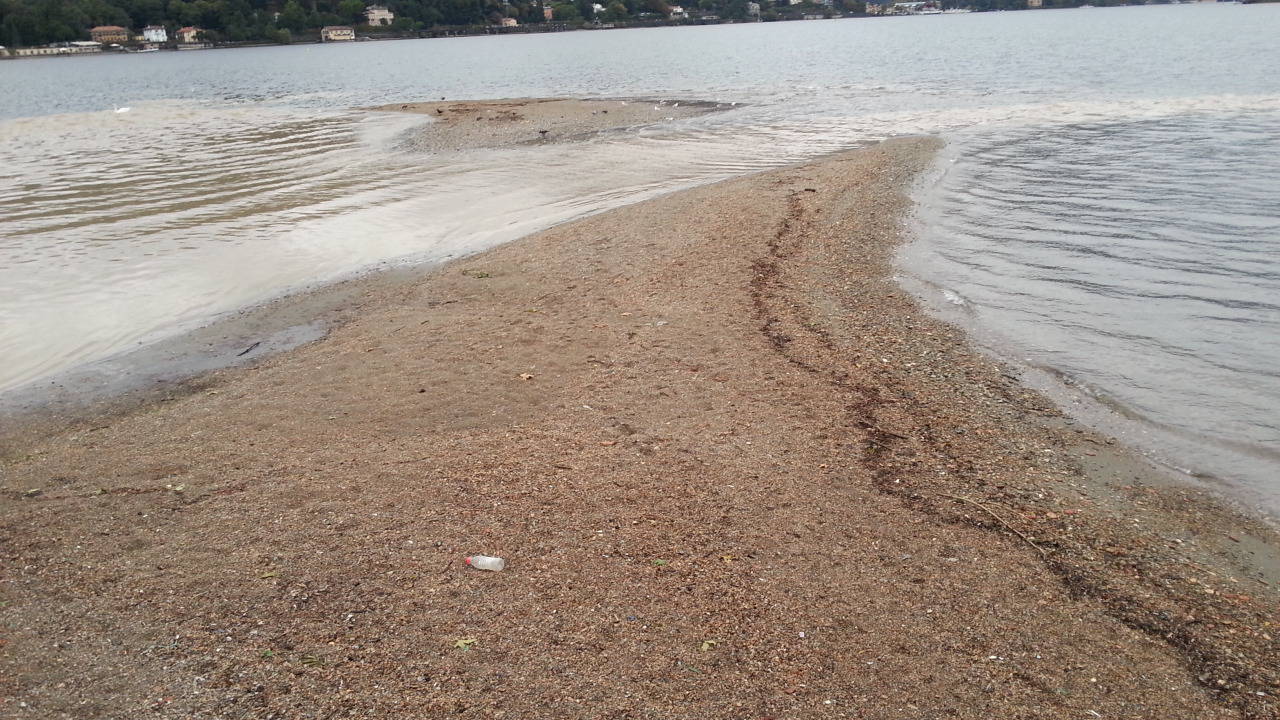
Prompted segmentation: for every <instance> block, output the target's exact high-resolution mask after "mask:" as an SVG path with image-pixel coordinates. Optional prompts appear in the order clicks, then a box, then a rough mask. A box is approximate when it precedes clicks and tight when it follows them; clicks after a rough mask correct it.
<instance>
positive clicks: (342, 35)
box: [320, 25, 356, 42]
mask: <svg viewBox="0 0 1280 720" xmlns="http://www.w3.org/2000/svg"><path fill="white" fill-rule="evenodd" d="M355 39H356V31H355V29H354V28H352V27H351V26H350V25H325V26H324V27H322V28H320V42H345V41H348V40H355Z"/></svg>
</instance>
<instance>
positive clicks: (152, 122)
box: [0, 4, 1280, 507]
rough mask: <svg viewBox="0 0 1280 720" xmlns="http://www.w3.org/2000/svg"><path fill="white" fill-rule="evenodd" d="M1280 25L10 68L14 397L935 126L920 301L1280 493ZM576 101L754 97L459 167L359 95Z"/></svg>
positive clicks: (1112, 13)
mask: <svg viewBox="0 0 1280 720" xmlns="http://www.w3.org/2000/svg"><path fill="white" fill-rule="evenodd" d="M1278 30H1280V6H1277V5H1270V6H1268V5H1235V4H1196V5H1165V6H1151V7H1128V8H1105V9H1104V8H1090V9H1074V10H1046V11H1028V12H1007V13H988V14H969V15H941V16H917V17H901V18H874V19H849V20H837V21H814V22H793V23H765V24H749V25H729V26H712V27H687V28H664V29H649V30H619V31H602V32H576V33H561V34H554V35H521V36H500V37H475V38H457V39H446V40H419V41H402V42H379V43H358V44H330V45H323V46H316V45H310V46H298V47H272V48H256V49H243V50H229V51H208V52H187V53H151V54H145V55H127V56H100V57H82V58H51V59H35V60H23V61H12V62H0V168H2V170H0V173H3V176H4V179H5V182H4V183H3V185H0V392H2V391H6V390H8V391H14V390H17V389H20V388H23V387H26V388H30V387H32V384H34V383H46V382H48V381H49V378H51V377H53V376H55V375H56V374H57V373H60V372H64V371H66V370H68V369H69V368H73V367H76V366H79V365H82V364H84V363H86V362H90V361H94V360H98V359H101V358H105V357H108V356H111V355H113V354H117V353H120V352H122V351H125V350H128V349H131V348H135V347H137V346H138V345H140V344H145V343H148V342H151V341H153V340H156V339H158V338H162V337H166V336H171V335H173V334H175V333H178V332H181V331H182V330H184V329H189V328H191V327H194V326H197V325H199V324H201V323H204V322H207V321H208V320H209V319H210V318H211V317H214V316H216V315H218V314H220V313H225V312H228V311H231V310H234V309H236V308H239V307H243V306H245V305H248V304H251V303H255V302H259V301H262V300H265V299H267V298H270V297H273V296H276V295H279V294H280V293H282V292H284V291H286V290H289V289H294V288H298V287H302V286H305V285H308V284H312V283H316V282H323V281H326V280H332V279H335V278H338V277H342V276H344V275H347V274H350V273H352V272H354V271H356V270H359V269H361V268H367V267H371V266H375V265H378V264H380V263H385V262H389V261H402V260H411V261H427V260H433V259H441V258H446V257H450V256H456V255H459V254H463V253H468V252H474V251H476V250H480V249H483V248H485V247H489V246H492V245H494V244H496V243H500V242H504V241H506V240H510V239H513V238H516V237H519V236H521V235H524V234H527V233H529V232H532V231H534V230H537V229H540V228H544V227H547V226H549V225H551V224H554V223H557V222H561V221H564V220H567V219H571V218H574V217H579V216H582V215H584V214H588V213H592V212H597V211H600V210H603V209H607V208H610V207H614V206H617V205H619V204H623V203H627V202H633V201H636V200H639V199H643V198H646V197H651V196H653V195H656V194H659V193H663V192H667V191H670V190H673V189H677V188H681V187H686V186H690V185H694V184H699V183H705V182H709V181H713V180H717V179H721V178H726V177H731V176H733V175H737V174H741V173H743V172H748V171H752V170H757V169H762V168H766V167H770V166H774V165H778V164H781V163H787V162H793V161H798V160H803V159H806V158H810V157H814V156H817V155H820V154H823V153H826V152H830V151H833V150H838V149H843V148H848V147H853V146H856V145H858V144H862V143H866V142H870V141H874V140H878V139H882V138H884V137H889V136H893V135H900V134H910V133H932V134H939V135H941V136H943V137H944V138H946V139H947V140H948V142H949V146H948V149H947V151H946V152H945V153H944V156H943V157H942V158H941V161H940V164H939V168H938V171H937V172H936V173H934V175H933V176H932V177H931V178H929V180H928V182H927V183H926V186H925V187H923V188H922V190H921V193H920V219H921V223H920V224H919V234H920V239H919V241H918V242H916V243H914V244H913V245H912V246H911V247H910V248H909V249H908V250H907V251H906V254H905V261H904V266H903V267H904V273H906V274H907V275H908V276H909V277H908V278H907V279H908V280H909V281H910V282H911V283H913V286H914V287H917V288H919V289H920V291H921V292H922V293H923V294H924V295H925V296H926V298H927V299H929V300H931V301H936V303H935V304H936V305H937V307H938V308H939V309H940V310H941V311H943V312H946V313H947V315H948V317H951V318H952V319H956V320H958V321H961V322H964V323H965V324H967V325H969V326H970V327H971V328H973V329H974V331H975V332H976V333H977V335H978V337H980V338H982V339H983V340H984V341H988V342H990V344H991V345H992V346H993V347H997V348H999V349H1000V350H1001V352H1004V353H1006V354H1008V355H1010V356H1011V357H1014V358H1017V359H1020V360H1023V361H1025V362H1028V363H1029V364H1030V366H1032V367H1035V368H1042V369H1045V370H1047V371H1051V372H1052V373H1054V374H1055V375H1056V376H1059V377H1064V378H1066V379H1068V380H1069V381H1070V382H1071V383H1072V384H1071V386H1070V388H1071V389H1070V390H1069V391H1068V392H1067V394H1066V400H1064V402H1066V403H1067V404H1069V405H1070V404H1071V402H1072V398H1071V397H1070V395H1071V393H1072V392H1075V393H1077V394H1078V393H1087V394H1088V395H1089V396H1091V397H1094V398H1099V399H1102V400H1103V401H1105V403H1106V405H1107V406H1109V407H1111V408H1113V409H1114V411H1115V412H1114V413H1112V415H1114V416H1115V417H1119V418H1124V419H1125V421H1126V422H1128V423H1129V425H1127V426H1126V427H1128V428H1129V430H1127V431H1126V432H1125V435H1126V437H1128V438H1130V439H1132V440H1133V441H1134V442H1136V443H1138V444H1139V445H1142V446H1144V447H1147V448H1149V449H1150V450H1151V451H1152V452H1154V453H1156V454H1157V455H1159V456H1160V457H1161V458H1163V459H1166V460H1167V461H1169V462H1172V463H1174V464H1176V465H1179V466H1182V467H1185V468H1188V469H1190V470H1193V471H1196V472H1200V473H1205V474H1211V475H1213V476H1215V477H1217V478H1218V479H1219V480H1220V481H1221V482H1223V483H1226V484H1228V485H1231V486H1234V487H1237V488H1244V489H1247V490H1248V491H1249V492H1250V493H1251V494H1252V495H1251V496H1253V497H1260V498H1262V499H1263V501H1264V502H1266V503H1270V504H1271V507H1278V506H1280V480H1278V479H1277V478H1280V472H1278V471H1280V450H1278V448H1280V410H1277V408H1280V362H1277V360H1276V358H1277V357H1280V192H1277V190H1280V73H1276V72H1275V68H1280V43H1277V42H1276V38H1277V36H1278V35H1277V32H1278ZM562 95H576V96H595V97H660V98H673V99H680V98H689V99H702V100H716V101H721V102H726V103H738V105H737V107H736V108H735V109H733V110H731V111H729V112H724V113H717V114H712V115H707V116H702V117H699V118H693V119H688V120H682V121H678V122H676V123H673V124H671V125H668V126H665V127H657V128H648V129H640V130H632V131H627V132H621V133H611V134H607V135H604V136H601V137H599V138H597V139H594V140H591V141H588V142H584V143H579V144H574V145H547V146H530V147H522V148H519V149H514V150H504V151H501V152H494V151H475V152H469V153H466V154H460V155H451V156H437V155H426V154H414V153H408V152H405V151H403V150H400V149H399V142H400V139H401V138H402V137H403V134H404V133H405V132H406V131H409V130H410V129H411V128H413V127H415V126H417V125H418V124H419V123H421V122H423V119H422V118H420V117H412V116H398V115H391V114H381V113H370V112H363V111H359V110H355V109H354V108H358V107H361V106H367V105H374V104H383V103H389V102H397V101H415V100H426V99H435V98H440V97H447V98H449V99H464V98H498V97H530V96H562ZM124 107H127V108H129V110H128V111H127V112H116V108H124ZM1135 428H1136V429H1135Z"/></svg>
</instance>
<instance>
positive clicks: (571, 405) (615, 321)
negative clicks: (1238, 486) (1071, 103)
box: [0, 139, 1280, 717]
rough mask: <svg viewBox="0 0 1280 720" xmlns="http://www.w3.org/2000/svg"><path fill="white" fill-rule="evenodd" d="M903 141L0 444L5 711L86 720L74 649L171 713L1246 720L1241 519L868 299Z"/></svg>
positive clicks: (889, 240) (425, 276)
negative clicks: (483, 563) (5, 550)
mask: <svg viewBox="0 0 1280 720" xmlns="http://www.w3.org/2000/svg"><path fill="white" fill-rule="evenodd" d="M934 146H935V143H934V142H933V141H927V140H922V139H903V140H896V141H890V142H888V143H885V144H883V145H880V146H875V147H872V148H869V149H865V150H857V151H853V152H849V153H842V154H839V155H836V156H834V157H829V158H825V159H820V160H817V161H815V162H812V163H809V164H806V165H801V166H791V167H785V168H781V169H779V170H773V171H768V172H765V173H760V174H757V175H752V176H748V177H745V178H739V179H735V180H729V181H725V182H721V183H717V184H714V185H709V186H704V187H700V188H695V189H692V190H686V191H682V192H679V193H674V194H671V195H667V196H663V197H660V198H658V199H656V200H649V201H645V202H642V203H639V204H637V205H632V206H626V207H623V208H620V209H616V210H612V211H609V212H606V213H603V214H600V215H596V216H592V217H589V218H586V219H583V220H578V221H575V222H572V223H568V224H565V225H561V226H557V227H554V228H552V229H550V230H547V231H543V232H541V233H538V234H536V235H534V236H530V237H527V238H524V239H521V240H519V241H516V242H514V243H511V244H509V245H505V246H502V247H499V248H497V249H494V250H490V251H487V252H484V253H482V254H479V255H475V256H469V257H467V258H464V259H461V260H455V261H452V262H450V263H448V264H446V265H444V266H443V267H440V268H438V269H434V270H429V271H426V272H421V271H419V273H420V274H414V273H410V275H412V276H413V277H411V278H410V277H406V279H405V281H404V282H403V283H401V284H392V285H391V286H389V287H379V286H378V285H377V283H373V284H371V285H370V286H368V288H367V292H364V293H363V294H362V295H361V297H360V298H359V299H358V300H352V304H351V306H350V307H348V308H347V309H346V311H345V312H346V314H345V315H344V316H343V317H344V318H347V321H346V322H344V323H340V324H338V325H336V326H335V327H334V329H333V331H332V333H331V334H330V335H329V336H328V337H326V338H324V339H322V340H319V341H317V342H313V343H310V344H306V345H303V346H302V347H300V348H297V349H294V350H290V351H286V352H284V353H281V354H279V355H274V356H271V357H269V358H266V359H264V360H262V361H261V363H260V364H258V365H256V366H254V367H250V368H246V369H226V370H219V371H215V372H213V373H211V374H209V375H206V376H203V378H202V379H201V381H200V383H199V385H198V386H197V387H195V388H194V389H193V392H192V393H190V394H187V395H185V396H182V397H176V398H174V399H173V400H172V401H171V402H167V403H164V404H163V405H161V404H153V405H150V406H144V407H141V408H138V409H137V410H135V411H133V412H130V413H126V414H123V415H120V416H117V417H114V418H111V419H109V420H107V421H106V422H107V424H106V425H104V426H102V427H101V428H97V429H95V430H93V431H91V432H78V433H77V432H64V433H62V434H60V435H52V436H48V437H46V438H44V439H43V440H42V441H40V443H38V444H39V445H40V447H33V448H32V454H30V455H29V456H27V457H25V458H22V459H18V460H14V459H9V460H7V461H3V464H0V472H2V473H3V479H4V482H3V485H4V486H5V489H6V490H7V492H6V494H5V496H4V500H3V502H4V503H5V504H6V506H7V510H6V513H5V518H6V520H5V523H4V525H3V527H2V530H3V532H4V535H5V537H6V538H8V539H10V540H11V543H10V544H11V545H12V546H13V547H14V551H13V555H12V556H10V557H8V558H7V563H8V564H10V565H11V570H13V572H12V573H10V575H11V576H14V577H18V578H20V579H19V580H17V581H16V582H15V583H13V584H12V585H11V586H10V587H9V588H8V589H6V591H5V594H6V598H5V599H6V600H10V601H11V602H10V604H9V605H7V606H5V607H3V608H0V616H3V617H4V618H5V620H6V621H7V625H8V626H9V627H11V628H16V629H15V631H14V633H13V637H11V638H9V642H8V643H7V644H6V645H5V646H4V647H3V649H0V652H3V653H4V654H5V656H6V658H7V659H8V661H9V662H10V663H13V664H12V665H11V667H15V668H16V673H15V674H14V675H13V677H16V678H17V679H15V680H13V681H12V682H13V683H14V685H13V687H11V688H6V690H7V691H8V692H6V695H7V696H9V697H24V698H34V699H35V700H36V701H37V702H41V703H44V705H43V707H45V708H46V709H47V710H48V711H49V712H50V714H52V712H53V708H54V707H57V708H59V709H62V710H63V711H65V712H69V713H75V712H83V711H78V710H75V709H74V708H76V707H77V705H76V703H77V702H79V701H81V700H89V701H93V702H101V701H103V700H104V699H105V697H104V696H103V695H102V693H100V692H99V691H100V688H101V687H103V685H102V683H104V682H108V680H107V678H106V675H107V673H108V669H110V671H111V672H112V673H114V674H116V675H118V677H115V678H114V679H112V680H110V681H109V682H110V683H111V685H112V687H115V688H117V692H118V694H119V696H120V697H125V698H128V700H127V702H128V705H127V706H128V707H130V708H136V709H142V708H148V707H149V708H150V709H152V710H156V709H160V708H163V709H164V710H165V711H166V712H170V713H178V714H181V713H183V712H186V713H188V714H193V713H194V714H198V713H208V712H210V711H211V709H212V710H213V711H214V712H215V713H216V712H221V713H228V712H231V711H232V709H234V708H238V709H240V710H244V709H246V708H247V707H253V708H255V710H254V711H255V712H258V711H261V712H266V711H278V712H285V713H290V712H297V711H299V710H301V709H302V708H303V707H307V708H311V709H315V708H332V709H334V711H335V712H336V711H338V710H340V709H344V708H350V709H353V710H355V711H357V712H365V713H375V712H387V711H393V710H395V709H397V708H400V709H402V710H403V709H406V708H408V707H418V708H422V707H428V708H431V709H438V710H442V711H443V710H458V709H461V708H472V709H475V710H489V711H494V712H497V711H502V712H508V713H512V712H514V713H515V714H516V715H525V716H535V715H537V716H552V715H554V716H566V715H573V714H574V713H575V712H579V713H580V712H582V711H588V712H590V713H592V714H603V713H604V712H605V710H606V709H607V708H614V709H618V710H621V709H623V708H631V709H636V708H642V709H644V710H647V711H648V712H659V713H665V714H666V715H665V716H675V715H681V714H689V713H692V714H691V715H690V716H701V717H741V716H743V714H744V713H745V714H747V715H748V716H750V715H751V714H752V713H754V714H772V713H794V712H801V713H805V712H808V713H817V712H823V713H831V712H834V711H844V712H867V711H868V710H878V711H879V712H880V714H881V715H884V714H892V715H894V716H902V717H915V716H920V717H931V716H936V715H937V714H941V713H946V712H955V713H956V714H957V716H960V717H984V716H992V715H993V714H994V715H995V716H1011V715H1015V714H1017V713H1018V712H1028V711H1033V710H1039V711H1040V712H1044V711H1045V709H1046V708H1055V709H1054V710H1052V711H1050V715H1052V716H1063V717H1067V716H1070V717H1076V716H1079V714H1080V713H1081V712H1084V711H1085V710H1086V709H1093V710H1095V711H1096V712H1101V713H1102V714H1104V715H1107V714H1115V715H1123V714H1126V713H1128V714H1130V715H1132V714H1134V713H1137V714H1145V715H1147V716H1160V717H1241V716H1243V717H1269V716H1271V715H1272V714H1274V713H1275V712H1276V710H1277V705H1276V693H1277V692H1280V687H1278V686H1277V684H1278V683H1280V677H1277V674H1276V673H1277V671H1276V668H1277V666H1280V662H1277V659H1278V658H1280V653H1278V652H1277V649H1276V643H1275V640H1273V639H1272V638H1273V637H1274V636H1275V632H1276V629H1275V626H1274V623H1275V621H1276V608H1277V596H1276V593H1275V584H1276V578H1277V577H1278V575H1280V572H1278V569H1280V565H1278V564H1277V563H1276V557H1277V554H1276V551H1277V548H1280V542H1277V538H1276V535H1275V533H1274V531H1273V530H1271V529H1269V528H1267V527H1266V526H1264V525H1261V524H1259V523H1257V522H1256V521H1251V520H1248V519H1246V518H1244V517H1242V516H1239V515H1237V514H1236V513H1233V512H1231V511H1228V510H1226V509H1225V508H1222V507H1220V506H1219V505H1217V504H1215V503H1214V502H1213V500H1212V499H1211V498H1209V497H1208V496H1207V494H1205V493H1202V492H1198V491H1195V490H1194V489H1191V488H1172V487H1159V486H1157V485H1156V484H1155V483H1150V482H1148V476H1146V475H1145V474H1144V473H1148V472H1149V471H1150V469H1149V468H1147V469H1145V470H1144V466H1143V463H1142V462H1139V459H1138V458H1136V457H1134V456H1132V455H1131V454H1130V453H1129V452H1128V451H1127V450H1125V449H1123V448H1119V447H1116V446H1113V445H1109V444H1108V443H1107V442H1106V438H1101V437H1098V436H1096V435H1095V434H1094V433H1092V432H1091V431H1082V430H1081V429H1078V428H1072V427H1068V426H1066V425H1065V424H1064V422H1063V417H1062V415H1061V414H1060V413H1059V412H1058V411H1057V410H1056V409H1054V408H1053V407H1052V406H1050V405H1049V404H1048V403H1047V402H1046V401H1045V400H1044V399H1043V398H1042V397H1040V396H1039V395H1037V394H1036V393H1034V392H1032V391H1030V390H1027V389H1026V388H1023V387H1021V386H1019V385H1017V384H1016V383H1014V382H1011V380H1010V378H1008V377H1007V376H1005V374H1004V372H1005V371H1004V369H1003V368H1002V367H1001V366H1000V365H999V364H998V363H996V362H993V361H992V360H990V359H989V358H985V357H982V356H979V355H978V354H977V353H976V352H975V351H974V350H973V349H972V348H970V347H969V345H968V340H967V338H966V337H965V336H964V335H963V333H961V332H960V331H958V330H957V329H956V328H954V327H951V326H947V325H945V324H943V323H942V322H940V321H937V320H933V319H931V318H929V317H928V316H926V315H925V314H924V312H923V310H922V309H921V308H920V307H919V305H918V304H917V303H916V301H915V300H914V299H912V298H911V297H910V296H909V294H908V293H906V292H905V291H904V290H903V289H901V288H900V287H898V286H897V285H896V284H895V283H893V281H892V277H891V276H892V267H893V266H892V261H893V254H894V250H895V248H896V247H897V244H898V243H899V242H900V241H901V239H902V237H901V236H902V232H903V230H902V222H901V217H902V214H903V213H904V212H906V209H907V208H908V206H909V200H908V199H907V197H906V189H907V186H908V185H909V183H910V180H911V178H912V177H913V176H914V175H915V174H916V173H918V172H920V170H921V169H923V167H924V166H925V164H927V161H928V158H929V156H930V154H931V153H932V152H933V149H934ZM869 187H877V188H891V189H892V192H888V193H880V192H879V191H877V194H878V195H879V196H878V197H871V193H867V192H866V189H867V188H869ZM321 292H323V291H321ZM526 375H527V376H528V377H525V376H526ZM32 490H38V491H39V492H37V493H32V492H31V491H32ZM89 528H92V531H89V532H87V531H88V529H89ZM73 537H74V538H76V543H75V544H76V555H75V556H74V557H75V559H74V560H72V559H71V558H70V556H67V555H66V552H67V549H66V547H65V545H64V543H65V539H66V538H73ZM314 551H322V553H321V554H316V553H315V552H314ZM469 552H487V553H490V554H500V555H504V556H506V557H508V559H509V561H510V562H511V563H512V565H511V566H510V568H509V570H508V571H507V572H504V573H503V574H500V575H483V574H478V573H475V572H470V571H467V570H465V569H464V568H461V567H460V566H459V565H458V563H457V559H458V557H459V556H460V555H461V554H464V553H469ZM726 558H727V559H726ZM588 559H592V561H591V562H586V561H587V560H588ZM19 568H21V570H19ZM352 568H357V569H356V570H355V571H354V572H353V571H352ZM353 582H355V584H354V585H353V584H352V583H353ZM51 599H52V600H51ZM246 602H248V603H249V604H248V605H246V604H245V603H246ZM42 603H43V607H42ZM926 606H927V607H926ZM73 609H74V613H73V612H72V610H73ZM926 611H927V612H926ZM76 615H78V616H79V617H80V619H76V617H75V616H76ZM86 617H91V618H93V619H94V620H93V622H90V621H89V620H87V619H85V618H86ZM344 618H345V619H344ZM633 618H634V619H633ZM94 623H97V624H96V625H95V624H94ZM640 623H643V624H644V626H643V627H637V625H638V624H640ZM1268 628H1269V629H1268ZM400 629H405V630H403V631H402V630H400ZM797 633H800V635H797ZM104 636H105V637H106V638H108V639H111V644H110V645H104V644H103V643H101V642H98V643H96V645H95V644H94V643H93V642H92V640H94V639H100V638H102V637H104ZM171 636H172V637H174V638H175V639H174V641H173V643H172V644H171V645H170V646H168V647H167V649H162V650H153V651H148V652H146V653H142V655H140V656H139V655H138V654H137V652H138V649H139V648H141V647H144V646H148V645H150V646H151V647H164V646H163V644H162V643H160V641H161V639H162V638H167V637H171ZM224 636H225V637H226V638H229V639H228V640H224V639H222V638H223V637H224ZM455 636H457V637H455ZM459 638H461V639H462V640H466V639H472V640H474V642H473V643H470V644H466V645H465V647H463V646H457V647H451V646H450V643H452V642H455V641H457V642H461V640H459ZM55 642H56V643H60V644H62V645H64V646H65V647H63V648H59V647H55ZM68 647H69V648H71V649H70V650H68V649H67V648H68ZM414 648H417V650H414ZM424 648H425V649H424ZM467 648H473V649H474V652H473V651H471V650H467ZM886 649H888V652H886ZM268 651H270V655H267V654H266V653H267V652H268ZM68 655H71V656H72V657H71V658H70V659H71V662H70V664H69V665H68V663H67V660H68V658H67V656H68ZM1032 656H1034V658H1033V657H1032ZM126 657H127V658H128V659H126ZM405 658H415V659H414V660H412V661H408V663H407V664H406V660H405ZM992 658H996V659H994V660H993V659H992ZM131 663H132V664H131ZM121 667H124V668H126V669H125V670H123V671H120V670H119V668H121ZM86 668H89V672H88V673H85V670H86ZM690 668H695V669H696V670H691V669H690ZM1079 668H1085V670H1084V671H1083V675H1082V674H1081V673H1080V672H1079V671H1078V669H1079ZM926 669H927V670H928V672H924V670H926ZM566 671H567V672H566ZM76 672H79V673H84V674H85V677H84V678H81V679H77V678H76V677H75V675H74V674H75V673H76ZM196 676H198V677H204V678H206V679H205V680H204V681H203V687H204V688H206V690H205V692H204V694H203V696H202V695H201V694H200V693H193V692H191V690H188V689H187V688H188V687H190V688H192V689H194V688H195V687H196V683H195V682H194V681H193V680H192V679H191V678H192V677H196ZM157 677H163V678H165V679H164V680H162V681H161V682H163V683H166V684H165V685H163V686H162V687H163V689H162V690H161V691H159V692H153V691H152V690H151V688H152V687H153V686H154V685H155V683H156V682H157V681H156V678H157ZM211 678H212V680H211ZM1090 678H1092V679H1090ZM522 680H523V681H524V682H522ZM59 682H61V683H63V685H62V686H59V685H58V683H59ZM335 683H340V684H341V686H342V687H344V688H346V689H344V690H342V691H338V690H334V689H333V688H334V687H336V685H335ZM388 687H390V688H394V690H393V691H388V690H387V689H386V688H388ZM254 688H261V689H256V690H255V689H254ZM352 692H354V693H355V695H354V696H353V695H352V694H351V693H352ZM851 693H852V695H851ZM1258 693H1263V694H1258ZM156 695H158V696H159V699H157V698H156V697H154V696H156ZM677 699H678V700H679V703H680V704H674V703H676V702H677ZM829 700H830V701H832V702H827V701H829ZM25 701H27V702H31V700H25ZM410 701H412V702H416V703H417V705H397V703H405V702H410ZM212 702H216V703H218V704H217V705H216V706H211V705H210V704H209V703H212ZM152 703H159V704H158V705H155V706H152V705H151V704H152ZM344 703H345V704H344ZM907 704H913V705H914V706H916V708H917V710H918V712H915V711H908V710H906V709H904V708H905V706H906V705H907ZM832 705H835V708H834V710H833V708H832V707H831V706H832ZM122 707H124V706H117V709H120V708H122ZM691 709H692V710H691ZM73 716H77V715H74V714H73Z"/></svg>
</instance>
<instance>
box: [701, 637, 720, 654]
mask: <svg viewBox="0 0 1280 720" xmlns="http://www.w3.org/2000/svg"><path fill="white" fill-rule="evenodd" d="M719 644H720V641H719V640H703V641H702V652H706V651H708V650H712V649H714V648H715V646H716V645H719Z"/></svg>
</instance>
